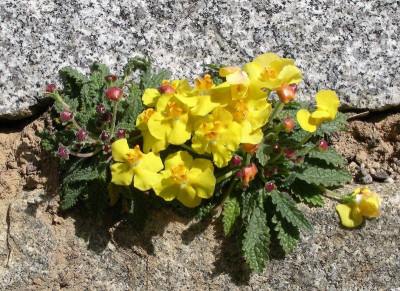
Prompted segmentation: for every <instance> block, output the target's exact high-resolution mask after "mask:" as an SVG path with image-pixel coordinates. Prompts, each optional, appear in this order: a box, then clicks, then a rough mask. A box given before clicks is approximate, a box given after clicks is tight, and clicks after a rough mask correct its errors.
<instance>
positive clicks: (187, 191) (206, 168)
mask: <svg viewBox="0 0 400 291" xmlns="http://www.w3.org/2000/svg"><path fill="white" fill-rule="evenodd" d="M159 176H160V177H161V178H160V179H158V180H157V181H156V182H155V183H154V186H153V189H154V191H155V193H156V194H157V195H158V196H160V197H162V198H164V199H165V200H166V201H171V200H173V199H175V198H176V199H178V200H179V201H180V202H181V203H182V204H183V205H185V206H186V207H196V206H198V205H200V203H201V199H208V198H210V197H211V196H212V195H213V193H214V188H215V182H216V179H215V177H214V167H213V166H212V163H211V162H210V161H209V160H206V159H195V160H193V158H192V157H191V156H190V154H189V153H188V152H186V151H179V152H176V153H174V154H171V155H169V156H168V157H167V158H166V159H165V170H164V171H162V172H160V174H159Z"/></svg>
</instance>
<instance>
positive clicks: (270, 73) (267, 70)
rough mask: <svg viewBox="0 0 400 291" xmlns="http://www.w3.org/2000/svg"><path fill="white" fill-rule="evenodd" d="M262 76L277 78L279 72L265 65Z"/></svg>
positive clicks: (267, 78)
mask: <svg viewBox="0 0 400 291" xmlns="http://www.w3.org/2000/svg"><path fill="white" fill-rule="evenodd" d="M262 77H263V79H264V80H269V79H276V78H277V77H278V74H277V72H276V71H275V70H274V69H271V68H268V67H265V68H264V72H263V76H262Z"/></svg>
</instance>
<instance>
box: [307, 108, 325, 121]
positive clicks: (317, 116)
mask: <svg viewBox="0 0 400 291" xmlns="http://www.w3.org/2000/svg"><path fill="white" fill-rule="evenodd" d="M311 117H312V118H314V119H321V121H325V120H327V119H329V117H330V115H329V112H328V111H326V110H321V109H317V110H315V111H314V112H313V113H311ZM321 123H322V122H321Z"/></svg>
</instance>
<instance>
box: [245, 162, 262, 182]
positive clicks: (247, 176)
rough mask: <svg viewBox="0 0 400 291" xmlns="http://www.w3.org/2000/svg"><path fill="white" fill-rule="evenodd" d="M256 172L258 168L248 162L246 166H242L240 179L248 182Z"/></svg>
mask: <svg viewBox="0 0 400 291" xmlns="http://www.w3.org/2000/svg"><path fill="white" fill-rule="evenodd" d="M257 173H258V169H257V167H256V165H255V164H254V163H250V164H249V165H248V166H246V167H243V168H242V181H243V183H246V184H248V183H249V182H250V181H251V180H253V179H254V178H255V176H256V174H257Z"/></svg>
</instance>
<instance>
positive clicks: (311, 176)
mask: <svg viewBox="0 0 400 291" xmlns="http://www.w3.org/2000/svg"><path fill="white" fill-rule="evenodd" d="M297 178H298V179H300V180H303V181H305V182H307V183H308V184H313V183H314V184H316V185H325V186H339V185H341V184H342V183H344V182H350V181H351V179H352V178H353V177H352V176H351V174H350V173H349V172H348V171H346V170H343V169H326V168H321V167H315V166H311V165H307V167H305V168H303V169H302V170H300V171H298V172H297Z"/></svg>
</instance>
